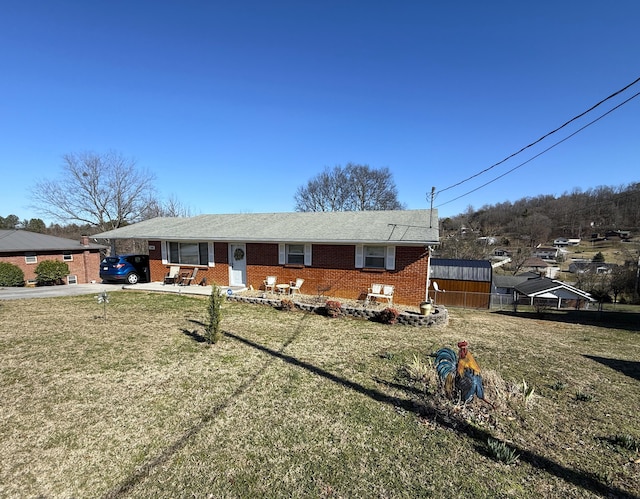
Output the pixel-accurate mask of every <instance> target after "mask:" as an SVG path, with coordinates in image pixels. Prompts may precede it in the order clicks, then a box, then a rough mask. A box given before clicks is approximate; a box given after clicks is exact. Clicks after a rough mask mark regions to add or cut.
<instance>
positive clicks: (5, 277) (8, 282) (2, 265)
mask: <svg viewBox="0 0 640 499" xmlns="http://www.w3.org/2000/svg"><path fill="white" fill-rule="evenodd" d="M0 286H24V272H22V269H21V268H20V267H18V266H17V265H14V264H13V263H7V262H0Z"/></svg>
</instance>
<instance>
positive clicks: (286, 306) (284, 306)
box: [280, 298, 296, 312]
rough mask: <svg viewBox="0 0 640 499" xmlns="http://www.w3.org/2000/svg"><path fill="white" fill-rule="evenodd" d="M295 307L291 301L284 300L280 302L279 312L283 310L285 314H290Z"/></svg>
mask: <svg viewBox="0 0 640 499" xmlns="http://www.w3.org/2000/svg"><path fill="white" fill-rule="evenodd" d="M295 307H296V306H295V305H294V303H293V301H291V300H290V299H289V298H284V299H283V300H280V310H284V311H285V312H290V311H291V310H293V309H294V308H295Z"/></svg>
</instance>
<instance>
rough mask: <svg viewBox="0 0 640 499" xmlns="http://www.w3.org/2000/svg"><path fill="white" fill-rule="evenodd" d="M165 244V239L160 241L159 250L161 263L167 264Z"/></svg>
mask: <svg viewBox="0 0 640 499" xmlns="http://www.w3.org/2000/svg"><path fill="white" fill-rule="evenodd" d="M167 244H168V243H167V241H160V251H161V253H162V263H163V265H167V264H168V263H169V259H168V258H167Z"/></svg>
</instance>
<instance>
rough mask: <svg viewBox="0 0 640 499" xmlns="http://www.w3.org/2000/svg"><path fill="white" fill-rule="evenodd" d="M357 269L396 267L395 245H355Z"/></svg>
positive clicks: (390, 268)
mask: <svg viewBox="0 0 640 499" xmlns="http://www.w3.org/2000/svg"><path fill="white" fill-rule="evenodd" d="M355 267H356V268H357V269H362V268H365V269H385V270H395V268H396V247H395V246H379V245H375V246H374V245H362V244H357V245H356V261H355Z"/></svg>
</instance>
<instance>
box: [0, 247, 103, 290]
mask: <svg viewBox="0 0 640 499" xmlns="http://www.w3.org/2000/svg"><path fill="white" fill-rule="evenodd" d="M68 253H70V254H71V255H72V258H73V260H72V261H64V256H63V254H62V253H58V252H41V253H37V255H36V256H37V259H38V260H37V262H36V263H27V262H26V261H25V253H5V254H3V255H1V256H0V261H2V262H7V263H12V264H13V265H16V266H18V267H20V268H21V269H22V272H24V279H25V281H30V280H35V279H36V268H37V267H38V264H39V263H40V262H42V261H44V260H58V261H60V262H64V263H66V264H67V266H68V267H69V274H72V275H76V276H77V278H78V284H87V283H89V282H91V281H98V282H100V259H101V256H100V252H99V251H95V250H94V251H89V250H79V251H70V252H68Z"/></svg>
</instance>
